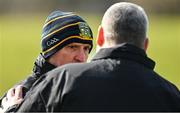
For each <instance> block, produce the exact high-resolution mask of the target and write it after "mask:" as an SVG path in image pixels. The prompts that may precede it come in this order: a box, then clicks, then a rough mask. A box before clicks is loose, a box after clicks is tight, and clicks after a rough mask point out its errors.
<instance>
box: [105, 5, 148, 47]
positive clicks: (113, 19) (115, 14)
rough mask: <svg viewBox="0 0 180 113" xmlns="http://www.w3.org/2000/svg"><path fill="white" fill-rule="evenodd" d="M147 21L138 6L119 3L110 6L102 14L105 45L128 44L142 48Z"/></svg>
mask: <svg viewBox="0 0 180 113" xmlns="http://www.w3.org/2000/svg"><path fill="white" fill-rule="evenodd" d="M147 26H148V19H147V15H146V13H145V11H144V10H143V8H141V7H140V6H138V5H136V4H133V3H128V2H120V3H116V4H114V5H112V6H111V7H110V8H109V9H108V10H107V11H106V12H105V14H104V17H103V19H102V27H103V30H104V37H105V40H106V43H114V44H115V45H116V44H121V43H129V44H133V45H136V46H138V47H140V48H142V47H143V46H144V41H145V39H146V32H147Z"/></svg>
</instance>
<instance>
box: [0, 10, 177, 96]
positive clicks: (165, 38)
mask: <svg viewBox="0 0 180 113" xmlns="http://www.w3.org/2000/svg"><path fill="white" fill-rule="evenodd" d="M46 16H47V15H24V16H22V15H19V16H18V15H4V16H0V17H1V18H0V95H2V94H3V93H4V92H5V91H7V90H8V89H9V88H11V87H12V86H13V85H14V84H16V83H18V82H19V81H21V80H23V79H24V78H26V77H27V76H28V74H30V73H31V70H32V66H33V62H34V60H35V59H36V57H37V55H38V53H39V51H40V45H39V44H40V36H41V35H40V34H41V28H42V26H43V23H44V20H45V18H46ZM82 16H83V17H84V18H85V19H86V20H87V22H88V23H89V24H90V26H91V27H92V29H93V32H94V37H96V34H97V29H98V25H99V24H100V19H101V16H102V15H86V14H82ZM149 20H150V28H149V32H148V35H149V38H150V44H149V48H148V51H147V53H148V56H150V57H151V58H152V59H154V60H155V61H156V68H155V70H156V71H157V72H158V73H159V74H161V75H162V76H163V77H164V78H166V79H168V80H169V81H171V82H173V83H174V84H176V85H177V86H178V87H179V88H180V68H179V67H180V16H155V15H154V16H150V19H149ZM93 51H94V50H93ZM94 52H95V51H94ZM93 54H94V53H92V54H91V55H90V56H91V57H92V56H93Z"/></svg>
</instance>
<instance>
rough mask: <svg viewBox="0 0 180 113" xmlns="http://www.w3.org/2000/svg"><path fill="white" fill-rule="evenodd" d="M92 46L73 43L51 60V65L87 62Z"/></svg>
mask: <svg viewBox="0 0 180 113" xmlns="http://www.w3.org/2000/svg"><path fill="white" fill-rule="evenodd" d="M90 48H91V45H89V44H82V43H71V44H68V45H67V46H65V47H64V48H62V49H60V50H59V51H58V52H56V53H55V54H54V55H53V56H51V57H50V58H49V60H48V61H49V63H51V64H53V65H55V66H61V65H64V64H68V63H77V62H86V61H87V58H88V54H89V50H90Z"/></svg>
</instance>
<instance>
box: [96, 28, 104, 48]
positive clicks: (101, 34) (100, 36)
mask: <svg viewBox="0 0 180 113" xmlns="http://www.w3.org/2000/svg"><path fill="white" fill-rule="evenodd" d="M96 43H97V45H98V46H99V47H102V46H103V44H104V30H103V28H102V26H99V28H98V35H97V40H96Z"/></svg>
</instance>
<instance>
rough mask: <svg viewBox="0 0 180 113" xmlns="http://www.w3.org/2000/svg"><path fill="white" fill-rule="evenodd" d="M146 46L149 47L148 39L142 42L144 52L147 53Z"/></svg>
mask: <svg viewBox="0 0 180 113" xmlns="http://www.w3.org/2000/svg"><path fill="white" fill-rule="evenodd" d="M148 45H149V39H148V38H146V39H145V40H144V50H145V51H147V48H148Z"/></svg>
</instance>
